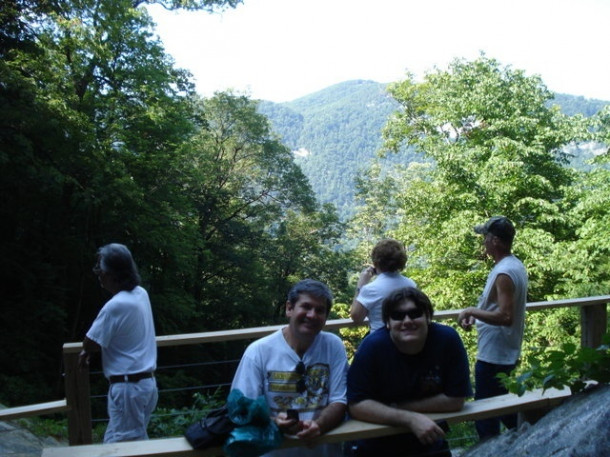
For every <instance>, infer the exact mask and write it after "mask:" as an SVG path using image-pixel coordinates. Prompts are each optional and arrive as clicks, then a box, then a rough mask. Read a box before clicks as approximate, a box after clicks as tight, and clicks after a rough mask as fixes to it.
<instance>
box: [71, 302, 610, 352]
mask: <svg viewBox="0 0 610 457" xmlns="http://www.w3.org/2000/svg"><path fill="white" fill-rule="evenodd" d="M604 303H610V295H599V296H595V297H583V298H568V299H563V300H550V301H542V302H532V303H528V304H527V310H528V311H539V310H543V309H550V308H563V307H567V306H580V307H585V306H594V305H601V304H604ZM459 313H460V310H444V311H436V312H435V313H434V319H435V320H447V319H455V318H457V316H458V314H459ZM360 325H364V324H355V323H354V322H353V321H352V320H351V319H332V320H329V321H327V322H326V327H325V329H326V330H338V329H341V328H345V327H358V326H360ZM283 326H284V324H282V325H272V326H267V327H251V328H243V329H234V330H219V331H214V332H200V333H186V334H181V335H163V336H157V346H159V347H165V346H180V345H187V344H203V343H214V342H220V341H233V340H247V339H256V338H260V337H262V336H266V335H269V334H270V333H273V332H275V331H276V330H277V329H279V328H281V327H283ZM82 347H83V345H82V343H81V342H77V343H66V344H64V346H63V350H64V353H78V352H80V351H81V349H82Z"/></svg>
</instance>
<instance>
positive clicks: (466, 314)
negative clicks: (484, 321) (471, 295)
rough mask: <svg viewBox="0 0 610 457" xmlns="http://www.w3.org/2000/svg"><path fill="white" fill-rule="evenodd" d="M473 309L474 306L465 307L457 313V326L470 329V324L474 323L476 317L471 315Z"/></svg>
mask: <svg viewBox="0 0 610 457" xmlns="http://www.w3.org/2000/svg"><path fill="white" fill-rule="evenodd" d="M473 309H475V308H472V307H471V308H466V309H465V310H463V311H462V312H461V313H460V314H459V315H458V318H457V321H458V324H459V326H460V327H462V328H463V329H464V330H466V331H469V330H471V329H472V326H473V325H474V323H475V321H476V319H475V318H474V316H473V315H472V310H473Z"/></svg>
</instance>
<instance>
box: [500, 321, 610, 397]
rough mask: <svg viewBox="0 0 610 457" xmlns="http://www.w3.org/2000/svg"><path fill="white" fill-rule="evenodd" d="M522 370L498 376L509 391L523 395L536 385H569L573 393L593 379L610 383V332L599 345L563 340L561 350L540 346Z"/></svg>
mask: <svg viewBox="0 0 610 457" xmlns="http://www.w3.org/2000/svg"><path fill="white" fill-rule="evenodd" d="M525 362H526V363H524V364H523V365H522V366H523V368H522V369H518V370H517V371H515V372H513V373H511V374H510V375H508V376H507V375H498V377H499V378H500V379H501V381H502V382H503V383H504V385H505V386H506V388H507V389H508V390H509V392H512V393H515V394H517V395H519V396H521V395H523V394H524V393H525V392H526V391H528V390H533V389H536V388H543V389H545V390H546V389H550V388H558V389H559V388H562V387H565V386H568V387H569V388H570V389H571V390H572V393H576V392H580V391H582V390H583V389H584V388H585V387H586V386H587V383H588V382H590V381H594V382H598V383H608V382H610V334H608V333H606V334H605V335H604V336H603V338H602V345H601V346H599V347H598V348H589V347H581V348H578V347H577V345H576V344H574V343H563V344H561V346H560V348H559V349H555V348H549V347H539V348H535V349H534V350H532V351H531V352H530V353H529V354H528V355H527V357H526V360H525Z"/></svg>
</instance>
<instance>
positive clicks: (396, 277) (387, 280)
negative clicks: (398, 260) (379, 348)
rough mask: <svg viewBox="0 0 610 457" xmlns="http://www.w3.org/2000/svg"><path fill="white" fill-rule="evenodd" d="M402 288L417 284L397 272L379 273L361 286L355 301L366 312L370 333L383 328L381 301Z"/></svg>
mask: <svg viewBox="0 0 610 457" xmlns="http://www.w3.org/2000/svg"><path fill="white" fill-rule="evenodd" d="M403 287H417V284H415V281H413V280H412V279H411V278H407V277H406V276H403V275H401V274H400V273H399V272H398V271H394V272H391V273H388V272H385V273H379V275H378V276H377V277H376V278H375V279H374V280H373V281H371V282H370V283H368V284H366V285H365V286H362V288H361V289H360V293H359V294H358V296H357V297H356V301H358V302H359V303H360V304H362V306H364V307H365V308H366V309H367V311H368V318H369V325H370V326H371V333H372V332H374V331H375V330H377V329H378V328H381V327H383V320H382V319H381V304H382V303H383V300H385V298H386V297H387V296H388V295H390V293H392V292H393V291H395V290H396V289H401V288H403Z"/></svg>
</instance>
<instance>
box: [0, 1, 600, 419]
mask: <svg viewBox="0 0 610 457" xmlns="http://www.w3.org/2000/svg"><path fill="white" fill-rule="evenodd" d="M144 3H146V2H130V1H127V0H112V1H110V0H84V1H80V2H71V1H67V2H37V1H30V0H16V1H12V2H3V3H2V4H1V6H0V8H1V9H0V24H1V29H0V34H1V36H0V55H1V57H2V59H1V60H0V106H1V108H2V109H0V169H1V171H2V173H1V174H0V216H2V220H3V224H2V227H1V229H0V230H1V231H0V249H1V252H2V256H1V257H0V275H1V277H2V286H3V287H2V290H3V297H2V311H3V312H2V314H1V317H0V322H1V324H0V325H1V326H2V329H3V331H2V334H1V335H0V344H2V347H3V348H9V350H5V351H3V353H2V355H0V392H1V393H0V397H1V398H0V400H1V401H3V402H6V403H7V404H9V405H16V404H30V403H35V402H38V401H48V400H49V399H51V398H54V397H57V396H59V395H61V390H62V378H61V373H62V367H61V353H62V345H63V343H65V342H70V341H78V340H81V339H82V337H83V336H84V333H85V331H86V330H87V328H88V327H89V325H90V323H91V321H92V320H93V319H94V317H95V315H96V314H97V312H98V309H99V307H100V306H101V305H102V303H103V302H105V301H106V300H107V298H108V297H107V296H106V295H105V294H104V292H103V291H101V290H100V288H99V285H98V284H97V282H96V280H95V278H94V276H93V274H92V273H91V267H92V266H93V264H94V260H95V252H96V249H97V248H98V247H99V246H100V245H102V244H105V243H108V242H122V243H125V244H127V245H128V246H129V247H130V248H131V249H132V251H133V253H134V256H135V258H136V260H137V262H138V264H139V266H140V270H141V273H142V276H143V279H144V285H145V287H147V289H148V290H149V292H150V294H151V299H152V302H153V305H154V312H155V320H156V325H157V333H158V334H160V335H162V334H173V333H187V332H193V331H205V330H217V329H227V328H238V327H248V326H254V325H264V324H270V323H276V322H278V321H280V320H281V321H283V319H282V318H281V317H280V316H281V313H280V312H279V311H280V310H281V306H282V304H283V301H284V299H285V293H286V291H287V289H288V288H289V286H290V285H291V284H292V283H293V282H294V281H295V280H298V279H302V278H304V277H315V278H318V279H321V280H323V281H325V282H327V283H328V284H329V285H330V286H331V289H332V290H333V291H334V293H335V295H336V298H337V302H339V303H338V305H337V306H336V309H335V310H334V312H335V313H338V314H339V315H346V313H347V309H348V308H347V307H348V305H347V303H349V301H350V300H351V297H352V294H353V286H354V284H355V278H354V277H353V275H355V272H356V271H357V270H358V269H359V268H360V266H361V264H362V263H365V262H367V261H368V255H369V252H370V248H371V246H372V245H373V243H375V242H376V241H377V240H378V239H379V238H381V237H387V236H394V237H396V238H399V239H401V240H403V241H405V242H406V243H407V244H408V245H409V249H410V261H409V271H408V274H409V275H410V276H412V277H414V279H416V280H417V282H418V283H419V284H420V286H421V287H422V288H423V289H424V290H425V291H426V292H427V293H428V294H429V295H430V296H431V297H432V298H433V300H434V302H435V305H436V306H437V308H441V309H442V308H461V307H463V306H466V305H471V304H473V303H474V302H475V301H476V295H477V294H478V293H479V291H480V290H481V288H482V285H483V282H484V278H485V276H486V274H487V271H488V268H489V265H488V264H487V263H486V261H485V260H484V259H483V257H482V256H481V255H480V254H481V251H480V246H479V244H480V240H479V239H478V238H477V237H476V236H475V235H474V234H473V233H472V226H473V225H474V224H475V223H479V222H481V221H483V220H484V219H486V218H487V217H488V216H490V215H492V214H500V213H501V214H505V215H507V216H509V217H511V218H512V219H513V220H514V221H515V222H516V224H517V228H518V237H517V242H516V244H515V252H516V253H517V255H518V256H520V257H521V258H522V259H523V260H524V262H525V264H526V266H527V268H528V271H529V274H530V278H531V288H530V297H529V299H530V301H532V300H544V299H548V298H559V297H575V296H586V295H597V294H605V293H608V290H609V289H610V287H609V286H610V265H609V264H608V258H609V254H610V238H609V237H608V236H607V234H608V233H609V231H610V210H609V209H608V205H607V201H608V199H609V197H610V195H609V189H610V171H608V168H607V163H608V156H609V154H608V152H607V145H608V144H610V107H608V106H606V107H605V108H603V109H601V110H598V108H597V107H596V108H595V110H594V111H593V112H591V113H590V112H585V110H584V109H583V110H582V112H584V113H585V114H587V115H590V116H588V117H586V116H582V115H580V114H574V113H568V114H566V113H562V112H561V111H560V110H559V109H558V108H557V107H555V106H554V103H553V94H551V93H550V92H549V91H548V90H547V89H546V88H545V86H544V84H543V83H542V81H541V80H540V79H539V78H537V77H528V76H526V75H525V74H524V73H523V72H522V71H519V70H514V69H511V68H505V67H502V66H501V65H500V64H499V63H498V62H496V61H495V60H493V59H488V58H486V57H481V58H479V59H477V60H475V61H472V62H468V61H461V60H457V61H455V62H454V63H453V64H452V65H451V66H450V67H449V69H447V70H436V71H434V72H432V73H430V74H429V75H428V76H427V77H426V78H425V80H424V81H423V82H420V83H416V82H415V81H414V80H413V79H412V78H410V77H407V79H406V80H405V81H401V82H398V83H395V84H393V85H391V87H390V92H389V94H390V95H391V96H390V95H388V93H387V92H386V90H385V89H386V87H385V85H381V84H378V83H372V82H370V81H353V82H349V83H345V84H342V85H337V86H334V87H332V88H329V89H327V90H325V91H322V92H319V93H316V94H312V95H311V96H309V97H304V98H303V99H299V100H295V101H294V102H290V103H287V104H281V105H275V104H270V103H261V104H260V106H259V104H258V103H257V102H255V101H253V100H250V99H249V98H248V97H244V96H241V95H237V94H233V93H218V94H216V95H215V96H213V97H211V98H208V99H201V98H200V97H198V96H197V95H196V94H195V92H194V87H193V84H192V82H191V80H190V75H189V74H188V73H186V72H185V71H182V70H180V69H177V68H175V67H174V63H173V60H172V59H171V57H170V56H168V55H167V54H166V53H165V51H164V49H163V46H162V44H161V42H160V41H159V40H158V38H156V37H155V35H154V27H153V24H152V23H151V20H150V18H149V16H148V15H147V13H146V10H145V9H144V8H143V7H142V6H141V4H144ZM162 3H163V4H164V6H165V7H167V8H174V9H175V8H187V9H203V10H206V11H215V10H217V9H222V8H227V7H234V6H235V5H236V4H238V3H239V2H238V1H233V0H226V1H224V0H218V1H216V0H192V1H191V0H189V1H163V2H162ZM138 5H140V6H138ZM585 102H586V101H585ZM571 109H574V108H571ZM391 113H394V114H391ZM265 115H267V116H269V117H271V118H272V119H273V125H274V129H275V130H272V128H271V126H270V123H269V122H268V120H267V118H266V117H265ZM388 119H389V122H387V125H386V127H385V131H384V132H385V136H384V138H383V140H384V141H385V147H386V149H387V150H385V151H382V154H380V155H379V157H376V158H375V156H376V152H377V150H378V149H379V148H380V146H381V145H382V137H381V131H382V127H383V126H384V124H386V121H388ZM282 126H284V127H282ZM286 126H290V128H287V127H286ZM274 131H277V132H280V133H281V134H282V137H283V140H282V139H281V138H280V137H279V136H277V135H276V134H275V133H274ZM584 142H586V144H594V145H596V146H595V153H594V155H595V157H596V158H595V162H594V163H590V164H587V166H588V167H589V168H587V170H586V171H579V170H576V169H574V168H571V167H569V166H568V165H569V164H570V160H571V157H570V151H572V150H578V145H581V144H584ZM570 148H572V149H570ZM574 148H576V149H574ZM293 149H303V150H306V151H307V153H306V154H303V155H302V156H300V157H297V158H296V159H295V158H294V156H293V154H292V152H291V150H293ZM373 159H374V160H373ZM355 178H356V179H355ZM310 183H311V184H310ZM316 196H317V197H318V198H319V199H320V200H321V201H322V202H323V203H324V204H323V205H320V204H318V202H317V200H316ZM354 196H355V197H356V199H355V198H354ZM329 202H332V203H335V204H336V206H337V207H338V208H339V212H340V215H341V219H340V217H339V215H338V214H337V212H336V210H335V206H333V205H331V204H328V203H329ZM348 217H349V218H351V219H350V220H349V224H344V223H342V222H341V221H342V220H347V219H348ZM352 247H353V249H352ZM350 275H351V276H350ZM333 316H334V314H333ZM527 332H528V334H527V335H526V341H527V342H528V344H532V345H535V346H537V347H547V346H549V345H557V344H572V343H575V342H577V340H578V316H577V313H576V312H575V311H574V310H560V311H557V312H543V313H536V315H534V316H529V317H528V326H527ZM360 337H361V334H357V335H356V337H355V338H353V340H350V341H351V343H352V344H353V346H352V348H353V347H355V345H356V344H357V341H358V338H360ZM473 338H474V337H473V334H464V339H465V341H466V343H467V346H468V347H469V352H470V353H471V354H473V353H474V351H473V347H474V339H473ZM570 347H571V346H564V348H570ZM242 349H243V347H241V346H240V345H237V346H236V347H235V346H231V347H229V345H227V346H223V347H221V348H219V349H210V348H205V349H202V348H198V347H191V348H188V349H184V350H180V351H178V350H172V351H169V352H168V353H163V354H160V356H161V359H163V360H162V361H163V362H164V363H165V362H167V361H173V362H175V361H180V362H182V361H183V360H184V359H185V357H186V356H187V355H188V356H189V357H192V358H193V359H195V360H198V361H208V360H226V359H228V358H235V357H238V356H239V354H240V351H241V350H242ZM526 355H527V354H526ZM202 371H203V372H205V373H203V374H202V375H201V376H199V375H198V376H197V380H198V382H205V381H204V380H203V378H204V377H209V378H210V379H213V378H214V376H215V375H216V373H215V372H214V370H212V369H208V368H207V367H206V368H203V369H202ZM191 377H192V375H188V374H185V373H184V372H183V371H181V370H177V371H176V372H174V373H173V374H172V375H170V374H167V375H166V374H164V373H160V378H161V381H162V383H163V384H164V386H165V387H167V388H170V389H171V388H173V387H176V388H178V387H180V385H181V384H182V383H183V382H189V381H190V380H191V379H192V378H191ZM193 384H194V383H193ZM172 400H176V401H175V402H174V403H172ZM168 401H170V403H169V404H168V405H165V404H162V405H161V408H165V410H167V411H168V412H169V413H171V414H173V413H174V412H175V411H172V410H173V409H177V410H178V409H180V408H181V406H182V404H181V402H182V401H183V399H180V401H178V400H177V399H176V398H175V397H170V399H169V400H168ZM102 408H103V406H102ZM164 426H165V425H164V424H163V423H161V424H160V428H163V427H164Z"/></svg>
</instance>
